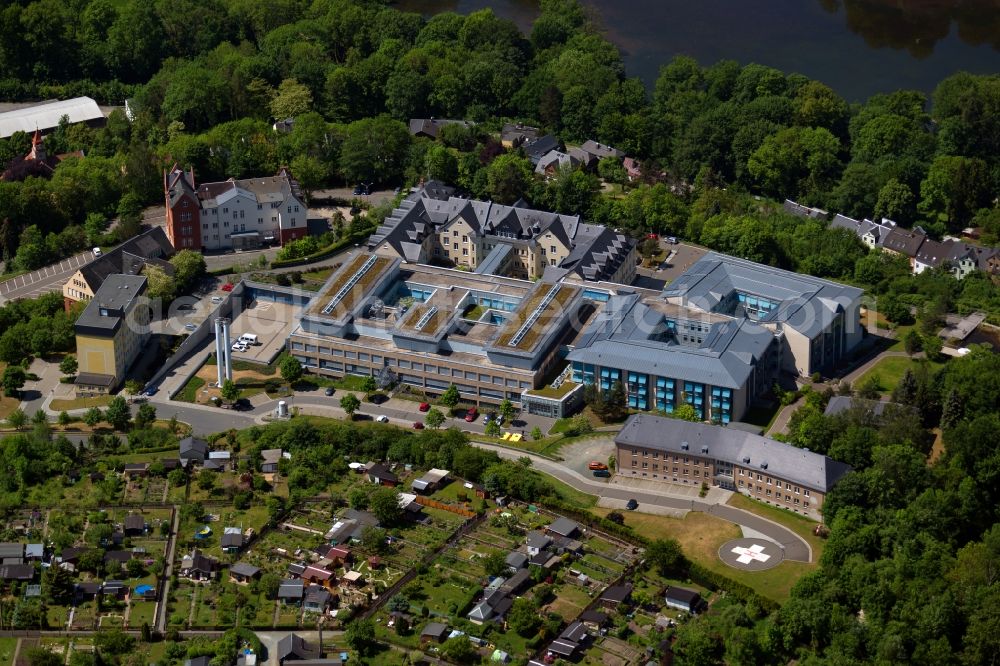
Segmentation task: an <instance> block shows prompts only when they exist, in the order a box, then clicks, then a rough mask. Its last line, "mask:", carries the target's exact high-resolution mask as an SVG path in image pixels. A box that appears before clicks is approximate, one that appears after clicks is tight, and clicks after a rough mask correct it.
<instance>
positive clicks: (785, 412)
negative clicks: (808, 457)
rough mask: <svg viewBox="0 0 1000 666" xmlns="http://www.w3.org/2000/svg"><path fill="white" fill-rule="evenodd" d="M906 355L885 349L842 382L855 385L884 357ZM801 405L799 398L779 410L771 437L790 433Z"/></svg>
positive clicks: (842, 379)
mask: <svg viewBox="0 0 1000 666" xmlns="http://www.w3.org/2000/svg"><path fill="white" fill-rule="evenodd" d="M905 356H910V355H909V354H907V353H906V352H905V351H884V352H882V353H881V354H877V355H875V356H873V357H872V358H870V359H868V360H867V361H865V362H864V363H862V364H861V365H859V366H858V367H856V368H855V369H853V370H851V371H850V372H849V373H847V374H846V375H844V376H843V377H841V378H840V383H844V382H850V384H851V386H852V387H853V386H854V384H855V383H857V381H858V380H859V379H861V378H862V377H863V376H864V375H865V373H867V372H868V371H869V370H871V369H872V368H874V367H875V366H876V365H878V363H879V362H880V361H881V360H882V359H884V358H900V357H905ZM924 356H925V355H924V353H923V352H918V353H916V354H914V355H913V356H912V357H911V358H914V359H917V358H924ZM822 387H823V384H820V385H818V386H817V389H818V390H822ZM801 406H802V400H801V399H799V400H796V401H795V402H793V403H792V404H790V405H786V406H785V407H783V408H782V409H781V411H780V412H778V415H777V416H776V417H775V419H774V422H773V423H772V424H771V427H770V428H768V430H767V435H768V436H769V437H770V436H771V435H774V434H782V435H785V434H788V422H789V420H790V419H791V418H792V414H794V413H795V410H797V409H798V408H799V407H801Z"/></svg>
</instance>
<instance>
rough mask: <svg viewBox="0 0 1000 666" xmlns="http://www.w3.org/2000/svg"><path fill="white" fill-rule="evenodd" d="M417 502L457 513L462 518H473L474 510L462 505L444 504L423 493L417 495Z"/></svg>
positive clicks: (474, 515)
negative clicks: (464, 507)
mask: <svg viewBox="0 0 1000 666" xmlns="http://www.w3.org/2000/svg"><path fill="white" fill-rule="evenodd" d="M417 504H422V505H423V506H429V507H431V508H434V509H441V510H442V511H450V512H451V513H457V514H458V515H460V516H462V517H463V518H475V517H476V512H475V511H469V510H468V509H463V508H462V507H458V506H455V505H454V504H445V503H444V502H438V501H437V500H433V499H431V498H430V497H424V496H423V495H417Z"/></svg>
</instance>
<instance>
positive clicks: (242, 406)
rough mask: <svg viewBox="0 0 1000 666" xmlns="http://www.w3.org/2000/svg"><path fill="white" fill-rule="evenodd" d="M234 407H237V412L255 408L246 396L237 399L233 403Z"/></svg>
mask: <svg viewBox="0 0 1000 666" xmlns="http://www.w3.org/2000/svg"><path fill="white" fill-rule="evenodd" d="M233 409H235V410H236V411H237V412H249V411H250V410H251V409H253V405H251V404H250V401H249V400H247V399H246V398H239V399H238V400H236V402H234V403H233Z"/></svg>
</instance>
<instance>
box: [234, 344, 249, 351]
mask: <svg viewBox="0 0 1000 666" xmlns="http://www.w3.org/2000/svg"><path fill="white" fill-rule="evenodd" d="M246 350H247V346H246V345H245V344H243V343H242V342H234V343H233V351H238V352H244V351H246Z"/></svg>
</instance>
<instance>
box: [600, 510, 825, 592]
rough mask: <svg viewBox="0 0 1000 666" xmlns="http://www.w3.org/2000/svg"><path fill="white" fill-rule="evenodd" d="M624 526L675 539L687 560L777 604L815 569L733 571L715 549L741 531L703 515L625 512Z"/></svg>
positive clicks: (785, 566) (792, 565) (787, 564)
mask: <svg viewBox="0 0 1000 666" xmlns="http://www.w3.org/2000/svg"><path fill="white" fill-rule="evenodd" d="M591 511H592V512H593V513H595V514H597V515H600V516H604V515H605V514H607V513H608V512H609V511H610V510H609V509H602V508H595V509H591ZM625 524H626V525H628V526H629V527H632V528H633V529H634V530H635V531H636V532H637V533H639V534H642V535H643V536H645V537H647V538H651V539H662V538H672V539H676V540H677V541H678V542H679V543H680V544H681V547H682V548H683V550H684V554H685V555H686V556H687V557H688V558H689V559H691V560H693V561H695V562H698V563H699V564H701V565H703V566H705V567H707V568H708V569H711V570H712V571H716V572H718V573H721V574H723V575H724V576H727V577H729V578H732V579H733V580H735V581H737V582H740V583H743V584H744V585H748V586H750V587H751V588H753V589H754V590H756V592H757V593H758V594H760V595H761V596H764V597H767V598H769V599H773V600H774V601H777V602H779V603H783V602H785V601H787V600H788V597H789V595H790V594H791V591H792V586H793V585H795V583H796V582H797V581H798V579H799V578H801V577H802V576H803V575H805V574H807V573H809V572H810V571H813V570H814V569H815V567H816V565H814V564H805V563H802V562H791V561H788V560H786V561H784V562H782V563H781V564H779V565H778V566H776V567H774V568H773V569H768V570H767V571H755V572H750V571H739V570H737V569H733V568H732V567H729V566H727V565H726V564H723V562H722V560H720V559H719V547H720V546H722V544H724V543H725V542H726V541H729V540H730V539H738V538H740V537H741V536H742V531H741V530H740V528H739V527H738V526H736V525H734V524H733V523H730V522H727V521H725V520H722V519H721V518H716V517H714V516H710V515H708V514H705V513H700V512H694V511H692V512H691V513H688V514H687V516H686V517H685V518H684V519H679V518H670V517H667V516H654V515H651V514H643V513H636V512H628V513H626V514H625ZM782 524H784V523H782Z"/></svg>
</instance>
